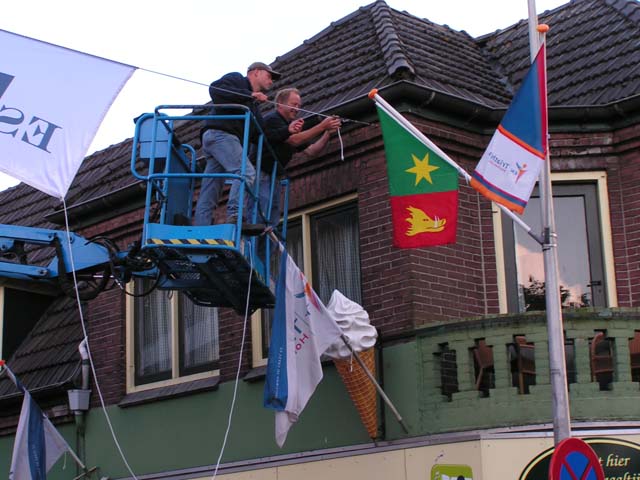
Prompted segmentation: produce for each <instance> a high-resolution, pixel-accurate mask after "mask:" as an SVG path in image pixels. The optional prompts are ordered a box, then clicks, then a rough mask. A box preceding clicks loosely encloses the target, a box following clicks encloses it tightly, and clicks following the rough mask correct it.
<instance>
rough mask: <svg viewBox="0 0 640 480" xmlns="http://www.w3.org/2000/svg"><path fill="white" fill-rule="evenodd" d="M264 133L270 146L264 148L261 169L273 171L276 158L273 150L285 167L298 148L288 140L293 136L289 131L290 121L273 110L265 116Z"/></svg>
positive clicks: (268, 171) (267, 171)
mask: <svg viewBox="0 0 640 480" xmlns="http://www.w3.org/2000/svg"><path fill="white" fill-rule="evenodd" d="M264 133H265V136H266V137H267V141H268V142H269V145H270V146H271V149H270V148H267V147H264V148H263V149H262V163H261V166H260V170H262V171H263V172H266V173H271V171H272V169H273V164H274V163H275V162H274V158H273V155H272V154H271V151H272V150H273V152H274V153H275V154H276V157H277V158H278V161H279V162H280V165H282V166H283V167H285V166H286V165H287V163H289V160H291V157H292V156H293V154H294V153H295V152H296V149H295V148H294V147H292V146H291V145H289V144H288V143H287V140H288V139H289V137H290V136H291V132H289V123H288V122H287V121H286V120H285V119H284V118H283V117H282V115H280V113H278V111H277V110H276V111H273V112H271V113H269V114H267V115H266V116H265V117H264Z"/></svg>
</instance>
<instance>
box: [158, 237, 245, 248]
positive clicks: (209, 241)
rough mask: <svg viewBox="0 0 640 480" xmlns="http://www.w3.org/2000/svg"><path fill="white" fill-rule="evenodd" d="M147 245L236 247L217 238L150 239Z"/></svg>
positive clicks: (227, 241)
mask: <svg viewBox="0 0 640 480" xmlns="http://www.w3.org/2000/svg"><path fill="white" fill-rule="evenodd" d="M147 243H150V244H153V245H226V246H228V247H234V246H235V244H234V243H233V242H232V241H231V240H222V239H217V238H149V239H148V240H147Z"/></svg>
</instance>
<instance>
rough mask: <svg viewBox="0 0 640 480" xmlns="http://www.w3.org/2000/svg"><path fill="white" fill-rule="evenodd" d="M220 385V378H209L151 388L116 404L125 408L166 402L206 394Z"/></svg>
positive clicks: (128, 396) (126, 397)
mask: <svg viewBox="0 0 640 480" xmlns="http://www.w3.org/2000/svg"><path fill="white" fill-rule="evenodd" d="M219 383H220V377H219V376H216V377H210V378H204V379H201V380H194V381H191V382H184V383H177V384H175V385H168V386H165V387H159V388H152V389H150V390H144V391H141V392H135V393H129V394H128V395H125V397H124V398H123V399H122V400H121V401H120V403H119V404H118V406H119V407H122V408H127V407H133V406H135V405H142V404H145V403H151V402H156V401H159V400H166V399H168V398H176V397H182V396H185V395H190V394H192V393H198V392H206V391H209V390H217V389H218V384H219Z"/></svg>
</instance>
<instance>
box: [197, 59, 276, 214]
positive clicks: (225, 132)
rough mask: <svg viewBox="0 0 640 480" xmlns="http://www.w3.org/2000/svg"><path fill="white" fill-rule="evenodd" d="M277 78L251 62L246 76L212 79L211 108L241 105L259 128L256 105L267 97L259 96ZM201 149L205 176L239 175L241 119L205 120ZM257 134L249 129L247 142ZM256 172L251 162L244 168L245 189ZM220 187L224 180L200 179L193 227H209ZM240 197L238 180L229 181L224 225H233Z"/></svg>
mask: <svg viewBox="0 0 640 480" xmlns="http://www.w3.org/2000/svg"><path fill="white" fill-rule="evenodd" d="M278 78H280V74H279V73H278V72H275V71H273V70H272V69H271V67H269V66H268V65H267V64H265V63H262V62H255V63H252V64H251V65H250V66H249V68H248V70H247V76H246V77H245V76H243V75H242V74H241V73H238V72H232V73H227V74H226V75H224V76H223V77H222V78H220V79H218V80H215V81H214V82H212V83H211V85H210V86H209V95H210V96H211V100H213V104H214V105H219V104H229V103H235V104H240V105H244V106H246V107H247V108H249V110H250V111H251V113H252V114H253V115H254V117H255V119H256V120H257V122H258V124H259V125H260V127H261V128H262V126H263V120H262V116H261V115H260V110H259V108H258V103H259V102H265V101H266V100H267V96H266V95H265V94H264V93H263V92H265V91H267V90H268V89H269V88H271V85H272V84H273V81H274V80H277V79H278ZM212 110H213V113H215V114H216V115H225V114H226V115H230V114H235V115H237V114H238V113H244V111H241V110H240V109H238V108H229V107H214V108H213V109H212ZM201 136H202V150H203V151H204V153H205V155H206V162H207V165H206V167H205V170H204V172H205V173H232V174H235V175H240V173H241V169H242V141H243V136H244V119H241V120H221V119H212V120H207V122H206V123H205V126H204V127H203V128H202V131H201ZM257 137H258V131H257V129H256V128H250V132H249V139H250V142H252V143H254V142H256V141H257ZM255 177H256V171H255V168H254V167H253V165H252V164H251V162H249V161H247V164H246V166H245V180H246V184H247V186H249V187H251V186H253V182H254V181H255ZM223 185H224V178H204V179H203V180H202V186H201V188H200V196H199V197H198V203H197V204H196V212H195V217H194V225H211V223H212V220H213V212H214V210H215V208H216V206H217V204H218V198H219V197H220V192H221V191H222V187H223ZM239 195H240V181H239V180H233V181H232V183H231V190H230V192H229V201H228V203H227V222H228V223H235V221H236V219H237V216H238V197H239Z"/></svg>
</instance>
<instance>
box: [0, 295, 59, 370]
mask: <svg viewBox="0 0 640 480" xmlns="http://www.w3.org/2000/svg"><path fill="white" fill-rule="evenodd" d="M52 302H53V297H50V296H47V295H43V294H39V293H35V292H28V291H26V290H18V289H14V288H8V287H0V358H4V359H6V360H9V359H10V358H11V356H12V355H13V354H14V353H15V351H16V350H17V349H18V347H20V344H21V343H22V342H23V341H24V340H25V339H26V338H27V335H28V334H29V332H30V331H31V330H32V329H33V327H34V326H35V324H36V323H37V322H38V320H40V318H41V317H42V315H43V314H44V312H45V311H46V310H47V308H49V306H50V305H51V304H52Z"/></svg>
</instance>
